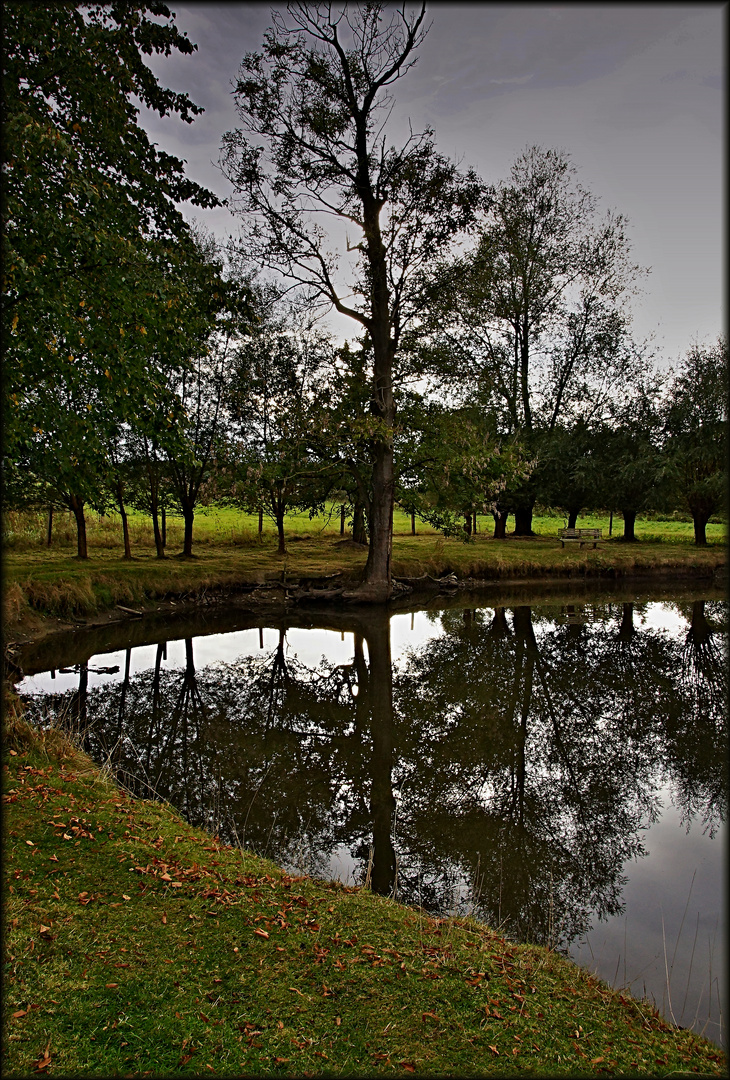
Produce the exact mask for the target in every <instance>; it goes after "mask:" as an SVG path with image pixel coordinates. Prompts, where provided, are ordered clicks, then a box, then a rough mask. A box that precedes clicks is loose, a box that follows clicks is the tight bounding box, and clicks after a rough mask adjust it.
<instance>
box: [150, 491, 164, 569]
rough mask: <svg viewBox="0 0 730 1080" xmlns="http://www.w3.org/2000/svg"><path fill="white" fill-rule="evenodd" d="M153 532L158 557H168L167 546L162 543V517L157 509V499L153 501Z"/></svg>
mask: <svg viewBox="0 0 730 1080" xmlns="http://www.w3.org/2000/svg"><path fill="white" fill-rule="evenodd" d="M152 532H153V533H154V537H155V551H156V552H157V558H158V559H166V558H167V556H166V555H165V548H164V545H163V543H162V533H161V532H160V518H159V513H158V509H157V499H153V501H152Z"/></svg>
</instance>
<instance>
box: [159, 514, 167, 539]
mask: <svg viewBox="0 0 730 1080" xmlns="http://www.w3.org/2000/svg"><path fill="white" fill-rule="evenodd" d="M160 526H161V530H162V546H163V548H166V547H167V514H166V513H165V507H164V506H163V507H162V508H161V510H160Z"/></svg>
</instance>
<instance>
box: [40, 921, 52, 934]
mask: <svg viewBox="0 0 730 1080" xmlns="http://www.w3.org/2000/svg"><path fill="white" fill-rule="evenodd" d="M50 929H51V928H50V926H44V925H43V923H41V925H40V927H39V928H38V932H39V933H41V934H47V933H48V932H49V931H50Z"/></svg>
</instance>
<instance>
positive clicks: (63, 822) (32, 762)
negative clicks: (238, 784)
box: [3, 743, 725, 1075]
mask: <svg viewBox="0 0 730 1080" xmlns="http://www.w3.org/2000/svg"><path fill="white" fill-rule="evenodd" d="M16 745H17V746H18V749H16V753H15V755H14V756H11V755H10V754H9V753H6V755H5V758H6V764H5V766H4V774H3V775H4V792H5V793H4V795H3V801H4V803H5V808H6V814H5V828H6V834H5V851H6V859H5V864H4V865H5V874H6V890H5V905H6V930H7V932H6V941H5V950H6V956H5V1016H6V1030H7V1031H8V1038H7V1040H6V1069H7V1070H8V1071H9V1072H13V1073H14V1074H17V1075H24V1074H28V1073H30V1072H45V1073H49V1074H51V1075H52V1074H53V1072H54V1071H58V1072H59V1073H61V1074H64V1075H67V1074H74V1075H91V1074H96V1075H99V1074H103V1075H108V1074H114V1073H119V1072H121V1073H124V1072H130V1071H133V1072H134V1073H135V1074H139V1073H144V1072H150V1073H151V1074H153V1075H169V1074H177V1073H180V1074H198V1075H199V1074H200V1073H201V1072H202V1071H206V1072H207V1071H214V1072H216V1073H223V1074H230V1075H240V1074H241V1073H244V1074H246V1075H249V1074H251V1075H256V1074H263V1075H266V1074H270V1073H271V1072H272V1071H274V1072H284V1073H291V1072H294V1073H296V1074H297V1075H301V1074H302V1073H305V1072H308V1073H310V1074H313V1075H316V1074H323V1073H327V1074H332V1073H353V1072H355V1073H357V1072H362V1071H363V1070H364V1071H365V1072H367V1073H390V1072H400V1073H401V1074H403V1073H411V1072H413V1073H418V1074H433V1075H437V1074H441V1075H443V1074H444V1073H449V1074H454V1073H457V1074H458V1075H482V1074H488V1073H496V1074H499V1075H502V1074H504V1073H505V1072H511V1071H537V1072H540V1073H543V1074H544V1073H557V1074H559V1073H562V1074H571V1075H573V1074H576V1073H582V1074H584V1075H594V1074H596V1073H597V1072H601V1071H605V1072H608V1073H610V1072H617V1071H618V1072H621V1071H624V1072H626V1071H634V1072H639V1073H646V1074H652V1073H657V1072H658V1071H661V1072H667V1071H671V1070H679V1071H681V1070H685V1071H687V1070H691V1069H693V1068H698V1069H699V1071H701V1072H703V1073H705V1074H707V1075H712V1074H720V1073H721V1072H722V1070H723V1068H724V1060H725V1059H724V1056H723V1055H722V1054H721V1053H720V1052H719V1051H718V1050H717V1048H716V1047H713V1046H712V1045H711V1044H709V1043H706V1042H705V1041H704V1040H701V1039H699V1038H698V1037H696V1036H694V1035H692V1034H690V1033H688V1032H678V1031H677V1030H676V1029H672V1028H670V1027H669V1025H667V1024H666V1023H664V1021H662V1020H661V1019H660V1018H659V1017H658V1016H657V1015H656V1013H655V1012H653V1011H652V1010H651V1009H650V1008H649V1007H648V1006H647V1005H645V1004H642V1003H636V1002H633V999H626V998H622V997H621V996H619V995H617V994H615V993H613V992H612V991H610V990H608V989H607V988H606V987H604V986H602V985H601V984H599V983H598V982H597V980H595V979H594V978H593V977H592V976H589V975H588V974H587V973H585V972H583V971H581V970H580V969H578V968H576V967H575V966H574V965H572V964H571V963H570V962H569V961H567V960H565V959H564V958H562V957H560V956H557V955H556V954H554V953H549V952H547V951H546V950H544V949H537V948H532V947H527V946H517V945H514V944H512V943H509V942H507V941H505V940H504V939H503V938H502V937H500V936H499V935H498V934H496V933H494V932H493V931H491V930H490V929H489V928H488V927H485V926H482V925H480V924H478V923H475V922H472V921H469V920H445V919H437V918H431V917H428V916H426V915H423V914H422V913H415V912H414V911H412V910H410V909H407V908H404V907H402V906H401V905H399V904H396V903H395V902H393V901H390V900H388V899H385V898H382V897H377V896H372V895H370V894H369V893H367V892H365V891H363V890H358V889H353V888H348V887H345V886H342V885H335V884H333V885H325V884H322V883H318V882H314V881H311V880H310V879H307V878H302V877H297V876H292V875H290V874H287V873H284V872H283V871H281V870H279V869H278V868H277V867H275V866H274V865H273V864H271V863H268V862H266V861H265V860H262V859H259V858H256V857H254V856H251V855H248V854H246V853H242V852H241V851H240V850H237V849H234V848H229V847H226V846H225V845H223V844H221V843H220V841H219V840H218V839H217V838H214V837H213V838H212V837H211V836H210V835H209V834H206V833H203V832H202V831H201V830H198V829H193V828H191V827H189V826H188V825H186V824H185V823H184V822H182V821H181V820H180V818H179V817H178V816H177V815H176V814H175V813H174V812H173V811H172V810H171V809H170V808H169V807H167V806H165V805H162V804H159V803H150V802H145V801H142V800H135V799H133V798H131V797H130V796H128V795H127V794H126V793H124V792H120V790H119V789H118V788H116V787H115V786H114V785H113V784H112V782H111V781H109V780H105V779H101V778H100V777H99V774H94V773H93V771H92V770H88V771H86V772H85V773H84V774H83V775H82V770H81V769H80V768H74V763H73V762H66V763H64V762H58V761H50V760H49V759H48V757H46V758H45V760H44V759H43V756H42V754H41V753H40V752H38V751H37V750H33V749H32V748H31V749H26V750H23V748H22V744H21V745H19V744H17V743H16ZM75 764H78V762H76V763H75ZM73 828H75V829H76V830H77V831H76V832H72V831H71V830H72V829H73ZM61 830H63V831H61ZM64 835H67V836H70V837H71V839H70V840H64V839H63V836H64ZM28 840H31V843H27V842H26V841H28Z"/></svg>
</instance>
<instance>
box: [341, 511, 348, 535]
mask: <svg viewBox="0 0 730 1080" xmlns="http://www.w3.org/2000/svg"><path fill="white" fill-rule="evenodd" d="M346 517H347V508H346V506H345V504H344V503H343V504H342V506H341V507H340V536H344V535H345V519H346Z"/></svg>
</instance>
